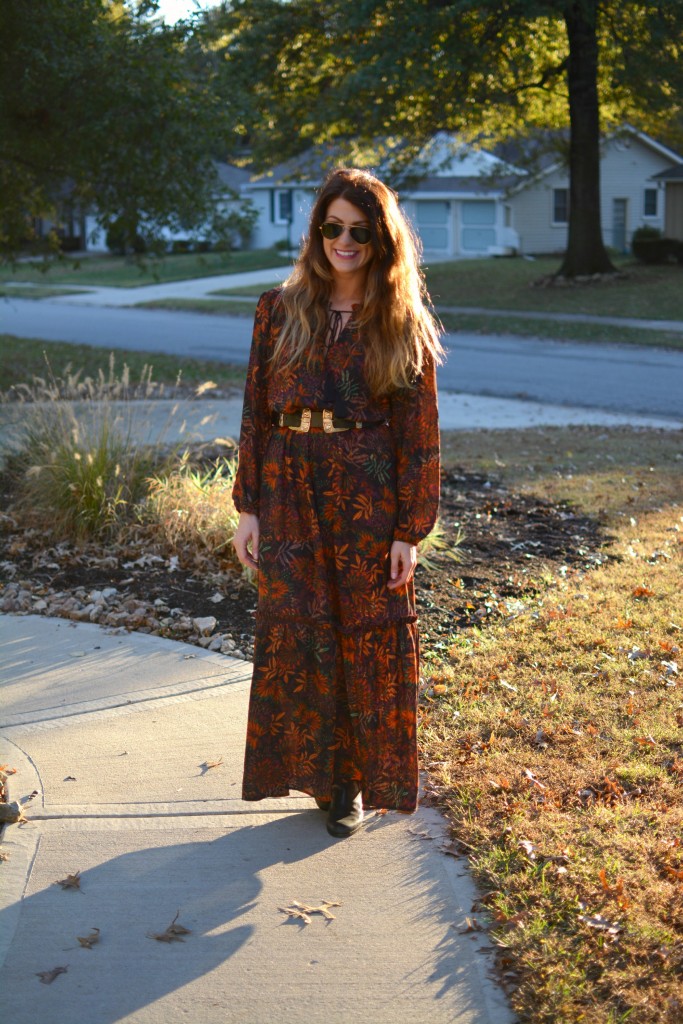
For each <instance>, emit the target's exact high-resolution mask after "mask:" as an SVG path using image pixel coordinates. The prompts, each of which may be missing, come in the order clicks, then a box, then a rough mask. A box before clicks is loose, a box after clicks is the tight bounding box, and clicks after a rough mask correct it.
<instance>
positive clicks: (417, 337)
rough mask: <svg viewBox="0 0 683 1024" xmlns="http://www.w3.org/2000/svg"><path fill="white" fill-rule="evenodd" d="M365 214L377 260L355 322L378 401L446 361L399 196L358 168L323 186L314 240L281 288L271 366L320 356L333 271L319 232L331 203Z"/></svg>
mask: <svg viewBox="0 0 683 1024" xmlns="http://www.w3.org/2000/svg"><path fill="white" fill-rule="evenodd" d="M338 198H341V199H346V200H347V202H349V203H352V204H353V205H354V206H356V207H358V209H359V210H362V212H363V214H364V215H365V217H367V220H368V222H369V225H370V229H371V231H372V240H371V242H370V244H371V245H372V250H373V256H372V260H371V262H370V263H369V265H368V277H367V283H366V288H365V297H364V301H363V305H362V307H361V309H360V311H357V312H356V313H355V315H354V321H355V324H356V326H357V327H358V329H359V330H360V331H361V334H362V337H363V342H364V345H365V350H366V355H365V372H366V377H367V381H368V385H369V386H370V388H371V390H372V392H373V393H374V394H375V395H382V394H387V393H388V392H390V391H393V390H394V389H396V388H401V387H408V386H410V385H411V384H413V383H414V381H415V380H416V378H417V377H419V376H420V374H421V373H422V372H423V370H424V368H425V364H426V362H427V360H429V359H430V358H431V359H433V360H434V361H435V362H437V363H439V362H442V360H443V355H444V352H443V348H442V346H441V342H440V341H439V335H440V333H441V325H440V324H439V323H438V321H437V320H436V319H435V318H434V316H433V315H432V313H431V312H430V310H429V309H428V306H427V303H428V302H429V296H428V294H427V288H426V285H425V281H424V277H423V275H422V273H421V271H420V267H419V258H420V252H421V250H420V246H419V242H418V240H417V238H416V236H415V234H414V233H413V231H412V229H411V227H410V225H409V224H408V222H407V220H406V219H405V217H404V216H403V213H402V212H401V210H400V208H399V205H398V201H397V197H396V194H395V193H394V192H393V191H392V190H391V189H390V188H388V187H387V186H386V185H384V184H383V183H382V182H381V181H380V180H379V179H378V178H375V177H374V176H373V175H372V174H368V173H367V172H366V171H361V170H356V169H354V168H345V167H342V168H337V169H336V170H334V171H332V172H331V173H330V174H329V175H328V177H327V178H326V179H325V181H324V183H323V185H322V187H321V189H320V191H319V193H318V198H317V199H316V201H315V204H314V206H313V209H312V211H311V219H310V224H309V232H308V237H307V238H306V240H305V242H304V245H303V248H302V251H301V255H300V256H299V259H298V260H297V262H296V265H295V267H294V270H293V271H292V273H291V274H290V276H289V277H288V278H287V280H286V281H285V283H284V285H283V289H282V294H281V314H282V317H283V326H282V329H281V331H280V334H279V336H278V340H277V342H276V345H275V348H274V351H273V364H274V365H275V366H276V367H288V366H291V365H293V364H296V363H299V362H300V361H301V360H306V361H307V362H308V363H309V365H310V363H311V361H312V360H313V359H314V358H315V357H316V355H319V354H320V351H321V347H322V345H323V344H324V340H325V336H326V334H327V330H328V325H329V302H330V296H331V291H332V281H333V275H332V269H331V267H330V264H329V262H328V260H327V257H326V256H325V251H324V249H323V240H322V234H321V232H320V225H321V224H323V223H324V221H325V217H326V215H327V209H328V207H329V205H330V203H331V202H332V200H333V199H338Z"/></svg>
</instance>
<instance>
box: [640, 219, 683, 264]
mask: <svg viewBox="0 0 683 1024" xmlns="http://www.w3.org/2000/svg"><path fill="white" fill-rule="evenodd" d="M631 248H632V250H633V255H634V256H635V257H636V259H638V260H640V261H641V262H642V263H674V262H677V263H683V242H679V241H677V240H676V239H675V238H663V237H662V234H661V232H660V231H658V230H657V228H651V227H642V228H638V230H637V231H634V232H633V239H632V241H631Z"/></svg>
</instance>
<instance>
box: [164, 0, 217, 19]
mask: <svg viewBox="0 0 683 1024" xmlns="http://www.w3.org/2000/svg"><path fill="white" fill-rule="evenodd" d="M216 2H217V0H199V2H198V4H197V3H195V2H194V0H160V3H159V14H161V15H162V16H163V19H164V21H165V22H166V23H167V24H168V25H173V24H174V23H175V22H176V21H178V19H179V18H186V17H187V16H188V15H189V14H192V13H193V12H194V11H196V10H197V7H198V6H199V7H200V8H207V7H213V6H214V4H215V3H216Z"/></svg>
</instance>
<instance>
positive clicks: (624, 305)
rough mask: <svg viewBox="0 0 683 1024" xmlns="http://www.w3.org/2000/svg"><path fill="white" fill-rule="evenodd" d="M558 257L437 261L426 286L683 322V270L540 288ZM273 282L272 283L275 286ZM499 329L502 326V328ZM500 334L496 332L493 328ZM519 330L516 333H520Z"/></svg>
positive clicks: (463, 295) (466, 300)
mask: <svg viewBox="0 0 683 1024" xmlns="http://www.w3.org/2000/svg"><path fill="white" fill-rule="evenodd" d="M559 264H560V261H559V259H558V258H556V257H552V258H551V257H544V258H539V259H535V260H526V259H521V258H520V259H481V260H457V261H454V262H452V263H435V264H434V265H433V266H431V267H430V266H429V265H427V266H426V267H425V276H426V278H427V287H428V289H429V293H430V295H431V297H432V300H433V301H434V305H435V306H436V307H437V309H438V308H439V307H441V306H469V307H477V306H478V307H480V308H482V309H511V310H520V311H522V310H527V311H531V312H541V313H549V314H552V313H588V314H591V315H594V316H624V317H642V318H646V319H650V320H681V321H683V297H682V294H683V269H682V268H681V267H679V266H661V267H646V266H643V265H641V264H639V263H635V262H633V261H630V260H629V261H625V260H622V261H621V263H620V265H619V269H620V270H621V271H622V272H623V273H624V274H625V275H627V276H626V277H625V278H623V279H622V280H617V281H612V282H609V283H606V284H588V285H579V286H572V285H569V286H566V287H558V286H554V287H549V288H540V287H538V288H535V287H533V283H534V281H538V280H539V278H543V277H545V276H547V275H548V274H552V273H554V272H555V271H556V270H557V269H558V267H559ZM276 283H277V282H273V284H272V285H271V287H273V288H274V287H275V286H276ZM268 287H269V286H268V285H267V284H262V285H252V286H247V287H243V288H221V289H219V290H217V291H216V292H213V293H212V294H214V295H244V296H247V295H260V294H261V293H262V292H264V291H266V290H267V288H268ZM497 330H498V331H500V330H502V327H500V326H499V327H498V328H497ZM493 333H496V331H493ZM515 333H517V332H515Z"/></svg>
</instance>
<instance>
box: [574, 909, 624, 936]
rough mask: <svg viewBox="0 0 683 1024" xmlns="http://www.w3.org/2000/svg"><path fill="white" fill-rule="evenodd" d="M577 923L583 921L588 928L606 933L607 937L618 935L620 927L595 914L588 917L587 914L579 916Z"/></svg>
mask: <svg viewBox="0 0 683 1024" xmlns="http://www.w3.org/2000/svg"><path fill="white" fill-rule="evenodd" d="M579 921H583V923H584V924H587V925H588V927H589V928H597V929H598V930H599V931H604V932H607V933H608V935H618V934H619V932H620V931H622V926H621V925H620V924H618V923H617V922H616V921H608V920H607V918H606V917H603V916H602V914H595V915H593V917H589V916H588V914H579Z"/></svg>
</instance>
